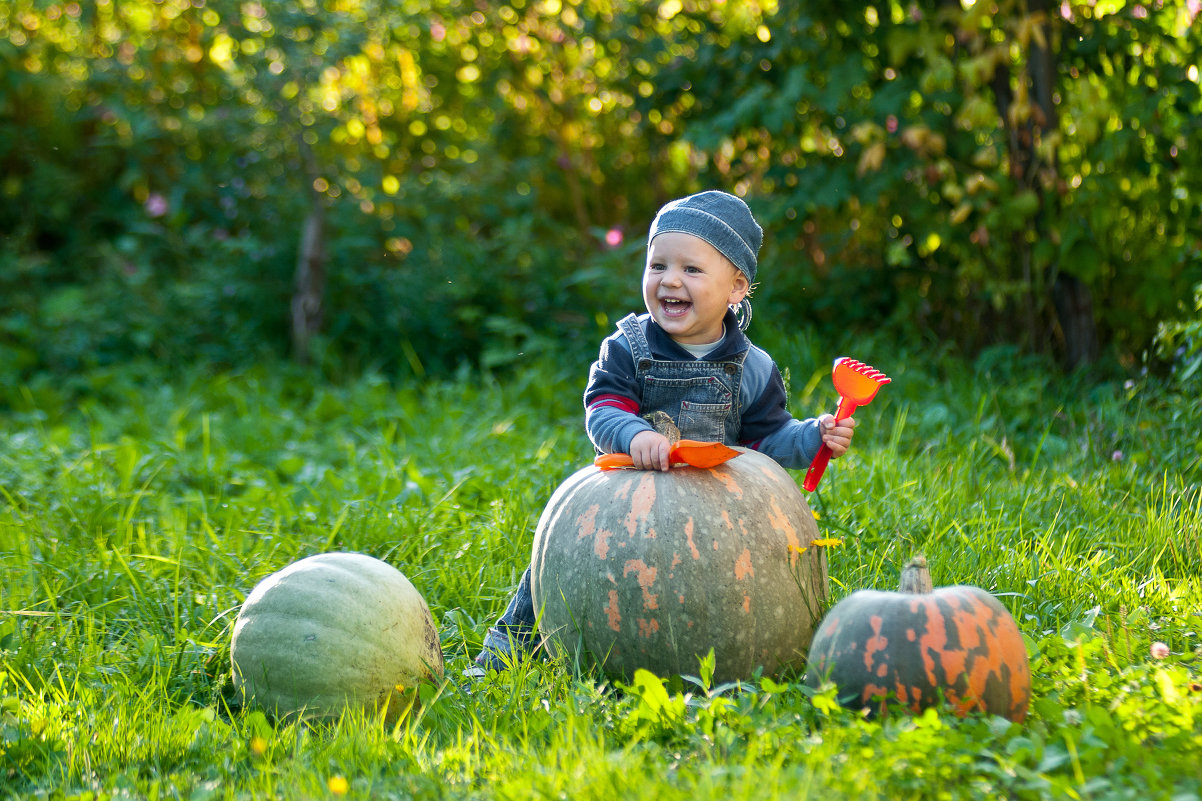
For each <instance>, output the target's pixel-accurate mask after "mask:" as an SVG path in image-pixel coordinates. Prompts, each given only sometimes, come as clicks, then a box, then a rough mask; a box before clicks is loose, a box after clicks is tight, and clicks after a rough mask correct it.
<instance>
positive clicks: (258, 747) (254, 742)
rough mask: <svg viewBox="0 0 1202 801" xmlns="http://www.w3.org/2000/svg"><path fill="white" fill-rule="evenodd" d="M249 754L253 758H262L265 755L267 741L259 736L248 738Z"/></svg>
mask: <svg viewBox="0 0 1202 801" xmlns="http://www.w3.org/2000/svg"><path fill="white" fill-rule="evenodd" d="M250 752H251V753H252V754H254V755H255V756H263V754H265V753H267V741H266V740H264V739H263V738H262V737H260V736H259V735H257V734H256V735H255V736H254V737H251V738H250Z"/></svg>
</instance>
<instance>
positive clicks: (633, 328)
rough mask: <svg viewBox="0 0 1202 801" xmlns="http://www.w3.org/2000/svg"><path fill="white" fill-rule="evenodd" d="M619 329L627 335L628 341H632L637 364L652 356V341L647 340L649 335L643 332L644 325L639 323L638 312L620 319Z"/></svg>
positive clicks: (631, 345)
mask: <svg viewBox="0 0 1202 801" xmlns="http://www.w3.org/2000/svg"><path fill="white" fill-rule="evenodd" d="M618 330H619V331H621V332H622V333H623V334H625V335H626V341H627V342H628V343H630V352H631V353H632V354H633V355H634V363H635V365H638V363H639V362H641V361H644V360H647V359H650V358H651V343H649V342H648V341H647V335H646V334H644V333H643V327H642V326H641V325H639V316H638V315H637V314H628V315H626V316H625V317H623V318H622V319H621V320H618Z"/></svg>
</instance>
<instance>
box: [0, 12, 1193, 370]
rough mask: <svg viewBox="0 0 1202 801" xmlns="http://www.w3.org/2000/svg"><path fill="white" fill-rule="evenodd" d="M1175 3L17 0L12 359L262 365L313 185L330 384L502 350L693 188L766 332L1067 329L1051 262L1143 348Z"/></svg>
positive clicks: (561, 334) (585, 296) (1164, 264)
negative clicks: (736, 224)
mask: <svg viewBox="0 0 1202 801" xmlns="http://www.w3.org/2000/svg"><path fill="white" fill-rule="evenodd" d="M1191 8H1192V7H1191V6H1190V5H1189V4H1188V3H1186V2H1184V0H1174V2H1169V3H1163V4H1160V5H1158V6H1156V8H1154V9H1150V10H1149V9H1145V8H1144V7H1143V6H1130V7H1128V6H1123V5H1118V6H1115V5H1114V4H1101V5H1098V4H1094V3H1086V2H1071V3H1066V4H1062V5H1061V6H1058V7H1057V8H1056V9H1054V10H1053V11H1052V12H1047V11H1040V10H1039V8H1038V7H1037V6H1035V5H1032V6H1030V8H1028V4H1021V3H1015V2H1005V3H1002V4H1001V5H1000V6H997V5H996V4H995V6H994V7H988V6H987V5H986V4H981V3H977V4H971V5H968V6H967V7H964V8H961V7H960V6H957V5H955V4H953V5H951V6H949V5H948V4H946V3H935V2H924V3H917V4H909V5H905V4H900V3H896V2H890V3H886V4H883V5H879V4H878V5H874V6H858V5H848V4H838V3H824V4H819V5H817V6H815V5H813V4H796V3H784V4H767V5H762V4H758V3H751V2H742V1H741V0H740V1H739V2H733V1H732V2H723V3H716V2H711V1H710V0H698V1H697V2H689V3H678V2H667V3H660V4H652V5H648V4H645V3H615V4H605V3H595V2H591V0H585V1H584V2H561V1H560V0H546V1H545V2H538V3H527V2H515V3H512V4H510V5H501V6H498V7H497V8H495V9H490V13H485V12H483V11H480V10H477V9H476V8H475V7H472V6H470V5H466V4H462V3H458V2H440V1H436V0H407V2H404V3H384V2H379V0H370V1H365V2H357V3H349V2H348V3H342V2H339V3H324V4H323V3H317V2H313V0H281V1H280V2H273V3H270V4H267V3H258V2H250V3H246V2H241V1H240V0H209V2H206V3H205V4H203V5H197V4H195V3H191V2H186V1H185V0H165V1H164V2H159V1H158V0H155V1H154V2H152V1H151V0H125V1H124V2H120V3H117V2H98V3H67V4H60V3H42V2H34V0H9V2H7V3H5V4H4V10H5V13H4V14H0V175H2V176H3V178H2V179H0V180H2V184H0V231H3V232H4V233H3V236H2V238H0V299H2V300H0V355H2V356H4V357H5V358H4V360H3V361H2V362H0V364H3V367H2V368H0V370H3V376H2V377H4V378H6V379H9V378H12V379H20V378H27V377H29V376H30V375H31V374H32V373H33V372H34V371H36V370H53V371H55V372H57V373H59V374H67V373H70V372H72V371H75V370H78V369H80V368H82V367H94V366H99V365H105V364H108V363H112V362H115V361H119V360H124V359H127V358H130V357H131V356H146V357H150V358H154V359H156V360H160V361H164V362H172V363H178V362H181V361H191V360H194V359H200V360H204V361H209V362H213V363H216V364H219V365H222V364H223V365H237V364H245V363H248V361H247V360H248V359H251V360H253V359H254V358H255V357H256V356H257V354H259V353H261V352H264V351H267V352H270V353H276V354H278V353H283V352H285V351H286V349H287V347H288V339H289V338H288V329H289V320H288V316H289V298H290V295H291V293H292V288H293V271H294V269H295V264H296V261H297V253H298V250H299V241H300V237H301V228H302V223H303V221H304V220H305V219H306V217H307V215H308V214H309V213H310V212H311V211H313V208H314V206H315V205H316V206H318V207H326V208H327V211H328V223H327V224H328V229H327V235H326V252H327V254H328V263H327V273H328V276H327V302H326V308H325V329H324V331H325V333H324V341H323V342H322V343H320V349H321V353H319V354H318V356H319V358H320V359H322V360H323V363H324V364H325V365H326V366H327V368H328V369H332V370H333V369H337V370H342V371H346V372H351V371H354V370H365V369H380V370H385V371H387V372H389V373H390V374H418V375H420V374H422V373H439V374H447V373H449V372H451V371H453V370H454V369H457V368H458V367H459V366H460V365H462V364H465V363H466V364H484V365H490V366H491V365H499V364H503V363H518V362H520V361H523V360H525V359H526V358H528V356H529V354H530V353H531V352H537V351H539V350H541V349H543V348H545V346H546V344H547V342H548V341H559V340H561V339H563V338H565V337H567V338H569V339H572V338H576V339H578V343H577V344H580V343H584V342H592V341H594V339H595V338H596V337H595V334H596V333H598V331H599V330H602V329H604V328H606V327H608V322H607V321H605V318H608V319H614V318H616V317H617V316H619V315H620V314H622V313H625V312H626V311H628V310H631V309H635V308H638V307H639V300H638V293H637V287H636V278H635V276H636V275H637V273H638V269H639V264H640V263H641V249H640V247H639V243H640V242H641V240H642V236H643V231H645V230H646V226H647V224H648V221H649V219H650V217H651V215H652V214H653V213H654V211H655V209H656V208H657V207H658V205H659V204H660V203H662V202H663V201H664V200H666V199H668V198H670V197H672V196H674V195H679V194H682V193H684V192H688V191H693V190H695V189H698V188H702V187H709V186H719V187H722V188H727V189H731V190H734V191H738V192H739V193H742V194H746V195H747V196H748V198H749V199H750V201H751V203H752V205H753V208H754V209H755V210H756V212H757V214H758V215H759V216H760V217H761V218H762V221H763V222H764V224H765V227H766V228H767V233H768V236H767V244H766V247H765V250H764V253H763V259H762V261H763V263H764V268H765V269H764V270H763V272H762V275H763V279H762V282H763V286H762V287H761V288H760V290H759V292H758V298H759V300H758V301H757V308H759V309H760V310H761V311H762V312H764V313H766V314H767V315H769V316H772V317H777V318H779V319H783V320H790V321H797V324H804V325H806V326H808V327H811V328H814V329H815V330H816V331H819V332H822V333H828V332H836V331H841V330H843V329H844V328H846V327H850V328H852V329H853V330H857V331H867V330H871V329H875V328H877V327H879V326H881V325H892V326H894V327H895V328H900V329H902V330H903V331H904V332H905V333H907V334H910V335H915V336H917V337H927V338H932V337H938V338H941V339H943V340H946V341H947V342H949V343H952V344H953V345H954V346H956V347H958V348H960V349H962V350H964V351H966V352H976V351H978V350H979V349H981V348H983V347H985V346H989V345H994V344H1006V343H1016V344H1019V345H1021V346H1023V348H1024V349H1025V350H1038V349H1040V348H1042V347H1044V343H1045V342H1047V341H1053V342H1057V343H1059V345H1058V348H1059V349H1061V350H1063V349H1064V348H1065V347H1066V342H1067V340H1068V339H1069V338H1071V336H1077V334H1074V333H1072V332H1073V331H1076V329H1075V328H1073V329H1070V328H1069V327H1068V326H1067V322H1069V320H1068V319H1067V318H1066V317H1065V315H1066V314H1067V313H1066V312H1065V311H1064V310H1063V309H1062V308H1061V307H1058V306H1057V304H1056V301H1057V300H1058V299H1059V300H1061V301H1063V300H1064V299H1065V298H1064V297H1061V295H1063V292H1062V289H1063V285H1064V283H1065V281H1066V279H1068V278H1072V279H1073V280H1074V281H1076V282H1078V283H1079V284H1080V286H1081V287H1083V288H1084V295H1082V294H1080V293H1079V294H1078V295H1074V296H1073V297H1075V298H1076V299H1078V300H1082V298H1084V300H1086V301H1089V303H1091V304H1092V305H1086V306H1085V307H1084V311H1083V312H1082V311H1079V314H1078V317H1080V316H1081V315H1083V316H1084V318H1085V322H1086V323H1088V325H1095V324H1096V326H1097V328H1098V331H1099V334H1100V336H1101V339H1102V342H1103V344H1107V345H1112V346H1113V347H1114V349H1115V350H1116V351H1117V352H1118V353H1119V354H1120V355H1121V356H1123V357H1125V358H1129V359H1130V363H1132V364H1133V363H1135V362H1136V361H1137V359H1138V355H1139V354H1140V353H1141V352H1142V351H1144V350H1146V349H1147V348H1148V346H1149V344H1150V343H1151V341H1152V336H1153V334H1154V332H1155V330H1156V326H1157V325H1158V324H1159V323H1160V322H1162V321H1164V320H1166V319H1168V318H1170V317H1172V316H1173V314H1174V313H1175V309H1176V304H1177V302H1178V301H1179V300H1180V299H1181V298H1182V297H1184V295H1185V294H1186V289H1187V288H1188V287H1190V286H1192V285H1193V284H1194V283H1196V282H1197V281H1198V280H1199V276H1198V274H1197V269H1198V268H1197V265H1198V263H1200V261H1199V253H1198V241H1199V229H1198V220H1199V218H1200V215H1199V213H1198V211H1199V208H1200V205H1199V200H1198V198H1199V192H1200V190H1199V187H1198V183H1197V182H1198V180H1199V178H1198V176H1199V175H1202V169H1199V166H1200V165H1199V162H1198V158H1199V156H1198V150H1197V146H1196V142H1197V141H1198V139H1199V137H1198V133H1199V131H1198V125H1199V120H1200V119H1202V94H1200V90H1199V78H1198V73H1197V67H1196V64H1197V62H1198V46H1199V38H1198V36H1197V34H1196V31H1197V25H1196V24H1191V23H1192V22H1193V20H1192V16H1191V15H1192V14H1193V13H1195V12H1193V11H1191V10H1190V9H1191ZM1045 48H1046V49H1045ZM1045 53H1049V54H1051V57H1052V59H1051V66H1052V69H1053V74H1052V76H1051V78H1050V79H1049V81H1043V82H1040V81H1041V80H1042V79H1040V80H1036V78H1035V74H1036V70H1037V67H1038V66H1039V64H1041V63H1042V62H1041V61H1040V56H1041V55H1042V54H1045ZM1040 87H1045V88H1049V89H1050V90H1051V92H1052V93H1053V97H1052V98H1051V99H1046V98H1041V97H1039V96H1036V95H1037V92H1036V90H1037V89H1039V88H1040ZM1044 100H1047V102H1049V103H1052V106H1048V105H1046V103H1044ZM1041 103H1043V105H1041ZM1049 108H1051V109H1052V110H1053V111H1054V113H1053V114H1051V116H1052V117H1054V118H1053V119H1049V118H1048V116H1049V111H1048V109H1049ZM614 243H618V244H614ZM1058 293H1059V294H1058ZM1061 306H1063V304H1061ZM597 315H600V317H601V322H600V323H598V321H597ZM802 321H804V322H802ZM1078 322H1080V320H1078Z"/></svg>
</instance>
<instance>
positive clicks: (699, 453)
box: [593, 439, 739, 470]
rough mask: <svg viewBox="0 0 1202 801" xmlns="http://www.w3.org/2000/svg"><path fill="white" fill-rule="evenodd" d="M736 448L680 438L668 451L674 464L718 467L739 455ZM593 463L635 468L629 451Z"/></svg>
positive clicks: (606, 455)
mask: <svg viewBox="0 0 1202 801" xmlns="http://www.w3.org/2000/svg"><path fill="white" fill-rule="evenodd" d="M738 455H739V452H738V451H736V450H735V449H734V448H731V447H728V446H726V445H723V444H722V443H721V442H698V441H697V440H695V439H682V440H678V441H677V443H676V444H675V445H673V446H672V449H671V450H670V451H668V461H669V462H671V463H672V465H673V466H676V465H682V464H684V465H688V466H690V467H704V468H709V467H717V466H718V465H720V464H722V463H723V462H725V461H728V460H730V459H733V458H734V457H736V456H738ZM593 464H594V465H596V466H597V467H599V468H601V469H602V470H618V469H624V468H633V467H634V460H633V459H631V458H630V454H627V453H603V454H601V455H600V456H598V457H597V458H596V459H594V460H593Z"/></svg>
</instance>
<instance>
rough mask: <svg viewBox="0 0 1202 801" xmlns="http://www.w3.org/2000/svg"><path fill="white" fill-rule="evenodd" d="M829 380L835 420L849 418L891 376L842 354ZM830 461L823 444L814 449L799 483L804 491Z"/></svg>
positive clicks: (812, 486)
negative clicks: (836, 403) (835, 406)
mask: <svg viewBox="0 0 1202 801" xmlns="http://www.w3.org/2000/svg"><path fill="white" fill-rule="evenodd" d="M831 380H832V381H834V382H835V391H836V392H838V393H839V411H837V412H836V413H835V420H836V421H838V420H846V419H847V418H848V417H851V413H852V412H854V411H855V410H856V407H857V406H866V405H867V404H868V403H869V402H870V401H871V400H872V399H873V398H874V397H876V393H877V390H878V389H880V388H881V387H882V386H883V385H885V384H888V383H889V382H890V381H892V380H893V379H891V378H889V376H887V375H885V374H884V373H882V372H881V371H880V370H877V369H876V368H874V367H873V366H872V365H870V364H864V362H858V361H856V360H855V359H849V358H847V357H846V356H843V357H840V358H838V359H835V369H834V370H833V371H832V372H831ZM830 460H831V449H830V448H828V447H827V446H826V445H823V446H822V447H821V448H819V449H818V454H817V455H816V456H815V457H814V461H813V462H811V463H810V469H809V470H807V471H806V477H805V482H804V483H803V484H802V486H803V487H805V488H806V491H807V492H813V491H814V490H816V489H818V482H819V481H821V480H822V474H823V472H825V471H826V464H827V462H829V461H830Z"/></svg>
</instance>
